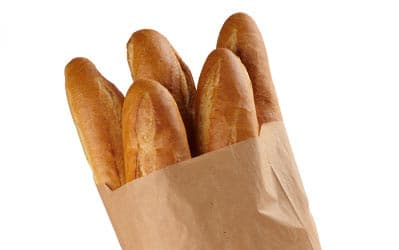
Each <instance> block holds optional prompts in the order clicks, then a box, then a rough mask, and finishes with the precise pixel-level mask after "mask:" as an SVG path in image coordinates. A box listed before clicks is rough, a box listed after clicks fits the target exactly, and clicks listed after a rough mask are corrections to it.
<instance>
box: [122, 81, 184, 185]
mask: <svg viewBox="0 0 399 250" xmlns="http://www.w3.org/2000/svg"><path fill="white" fill-rule="evenodd" d="M122 131H123V136H122V137H123V147H124V156H125V172H126V181H127V182H129V181H132V180H133V179H135V178H138V177H142V176H145V175H147V174H149V173H151V172H153V171H155V170H158V169H161V168H164V167H166V166H168V165H171V164H174V163H177V162H179V161H183V160H186V159H189V158H190V157H191V156H190V149H189V145H188V141H187V135H186V130H185V128H184V123H183V120H182V118H181V116H180V113H179V110H178V108H177V105H176V102H175V101H174V99H173V97H172V95H171V94H170V93H169V91H168V90H167V89H166V88H165V87H163V86H162V85H161V84H160V83H158V82H156V81H154V80H148V79H146V80H143V79H141V80H137V81H135V82H134V84H133V85H132V86H131V87H130V88H129V90H128V92H127V94H126V98H125V102H124V105H123V110H122Z"/></svg>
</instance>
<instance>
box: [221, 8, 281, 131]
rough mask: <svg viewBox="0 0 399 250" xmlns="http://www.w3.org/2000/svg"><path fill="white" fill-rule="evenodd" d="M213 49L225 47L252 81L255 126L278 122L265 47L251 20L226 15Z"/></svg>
mask: <svg viewBox="0 0 399 250" xmlns="http://www.w3.org/2000/svg"><path fill="white" fill-rule="evenodd" d="M217 48H228V49H230V50H231V51H233V52H234V53H235V54H236V55H237V56H238V57H240V59H241V61H242V63H243V64H244V65H245V67H246V69H247V71H248V74H249V77H250V78H251V81H252V87H253V91H254V98H255V105H256V111H257V118H258V122H259V126H260V125H262V124H263V123H266V122H270V121H279V120H282V117H281V112H280V108H279V105H278V100H277V95H276V93H275V89H274V85H273V81H272V77H271V73H270V68H269V62H268V58H267V54H266V48H265V45H264V42H263V39H262V35H261V33H260V32H259V30H258V27H257V25H256V23H255V21H254V20H253V19H252V18H251V17H250V16H248V15H247V14H244V13H236V14H233V15H232V16H230V17H229V18H228V19H227V20H226V22H225V23H224V24H223V27H222V29H221V31H220V33H219V38H218V42H217Z"/></svg>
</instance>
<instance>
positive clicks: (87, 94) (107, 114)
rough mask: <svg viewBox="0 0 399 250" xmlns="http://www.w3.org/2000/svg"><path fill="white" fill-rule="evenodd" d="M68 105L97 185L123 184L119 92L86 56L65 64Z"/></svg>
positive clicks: (120, 101)
mask: <svg viewBox="0 0 399 250" xmlns="http://www.w3.org/2000/svg"><path fill="white" fill-rule="evenodd" d="M65 88H66V93H67V98H68V103H69V107H70V110H71V114H72V117H73V120H74V122H75V125H76V128H77V130H78V133H79V137H80V140H81V142H82V146H83V149H84V151H85V154H86V158H87V160H88V162H89V164H90V165H91V168H92V170H93V173H94V179H95V181H96V183H97V184H103V183H105V184H106V185H108V186H109V187H110V188H111V189H116V188H118V187H119V186H121V185H122V184H123V183H124V180H125V176H124V162H123V148H122V128H121V119H122V116H121V114H122V105H123V99H124V97H123V95H122V93H121V92H120V91H119V90H118V89H117V88H116V87H115V85H113V84H112V83H111V82H109V81H108V80H107V79H105V78H104V77H103V76H102V75H101V74H100V72H98V70H97V69H96V67H95V66H94V64H93V63H92V62H90V61H89V60H88V59H86V58H75V59H73V60H71V61H70V62H69V63H68V64H67V65H66V67H65Z"/></svg>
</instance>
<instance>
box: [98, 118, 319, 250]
mask: <svg viewBox="0 0 399 250" xmlns="http://www.w3.org/2000/svg"><path fill="white" fill-rule="evenodd" d="M97 187H98V190H99V193H100V195H101V197H102V199H103V202H104V205H105V207H106V210H107V212H108V215H109V217H110V219H111V222H112V225H113V227H114V229H115V232H116V234H117V236H118V239H119V242H120V244H121V246H122V248H123V249H128V250H131V249H132V250H133V249H134V250H169V249H170V250H180V249H182V250H183V249H184V250H197V249H198V250H200V249H201V250H258V249H259V250H261V249H262V250H266V249H270V250H291V249H292V250H308V249H315V250H318V249H320V243H319V239H318V235H317V231H316V226H315V224H314V222H313V218H312V216H311V214H310V211H309V207H308V201H307V198H306V194H305V190H304V188H303V185H302V182H301V179H300V176H299V173H298V170H297V167H296V164H295V160H294V157H293V154H292V151H291V148H290V145H289V142H288V138H287V135H286V132H285V128H284V125H283V123H282V122H272V123H267V124H264V125H263V126H262V129H261V132H260V136H259V137H256V138H252V139H249V140H246V141H243V142H240V143H237V144H234V145H231V146H228V147H225V148H222V149H220V150H217V151H214V152H210V153H207V154H204V155H201V156H199V157H196V158H193V159H190V160H188V161H184V162H181V163H179V164H175V165H173V166H170V167H167V168H165V169H163V170H160V171H156V172H154V173H152V174H150V175H148V176H146V177H143V178H139V179H137V180H134V181H133V182H130V183H128V184H126V185H124V186H122V187H121V188H119V189H117V190H114V191H111V190H110V189H108V187H107V186H105V185H98V186H97Z"/></svg>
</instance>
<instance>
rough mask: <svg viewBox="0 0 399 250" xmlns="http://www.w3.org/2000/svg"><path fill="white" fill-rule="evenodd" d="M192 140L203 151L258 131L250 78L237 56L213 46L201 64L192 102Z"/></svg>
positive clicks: (252, 135) (211, 149)
mask: <svg viewBox="0 0 399 250" xmlns="http://www.w3.org/2000/svg"><path fill="white" fill-rule="evenodd" d="M195 124H196V141H197V147H198V150H199V152H200V153H206V152H210V151H213V150H216V149H218V148H222V147H224V146H227V145H230V144H234V143H237V142H239V141H242V140H245V139H248V138H251V137H255V136H257V135H258V122H257V120H256V110H255V103H254V98H253V93H252V87H251V81H250V79H249V76H248V73H247V71H246V69H245V67H244V65H243V64H242V63H241V61H240V59H239V58H238V57H237V56H236V55H234V54H233V53H232V52H231V51H230V50H228V49H216V50H214V51H213V52H212V53H211V54H210V55H209V56H208V58H207V59H206V62H205V64H204V66H203V69H202V72H201V75H200V78H199V83H198V92H197V98H196V103H195Z"/></svg>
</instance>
